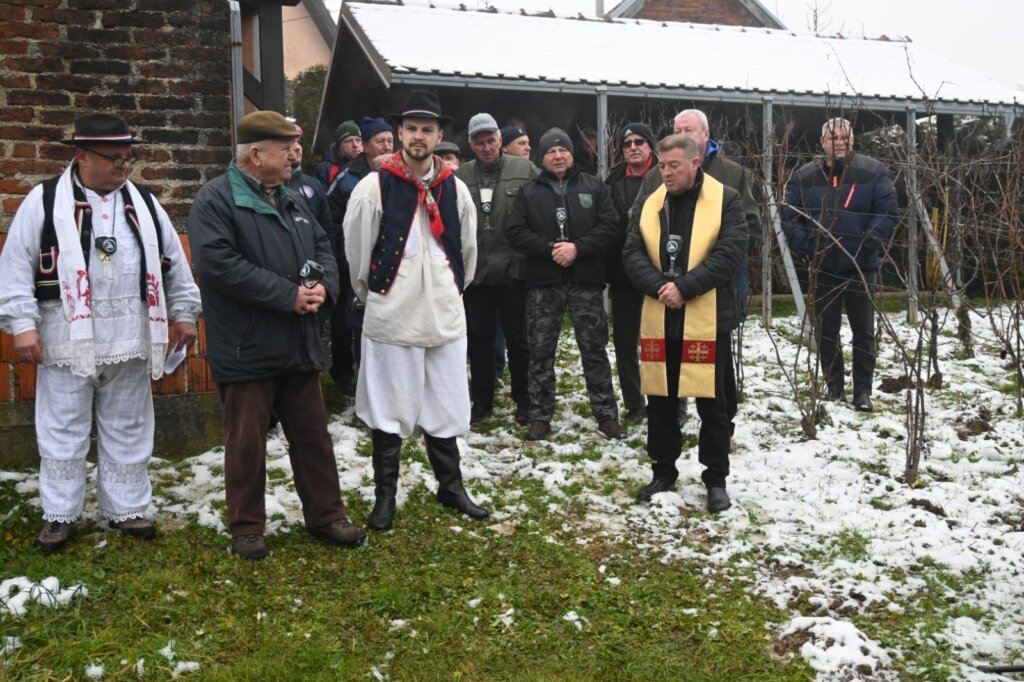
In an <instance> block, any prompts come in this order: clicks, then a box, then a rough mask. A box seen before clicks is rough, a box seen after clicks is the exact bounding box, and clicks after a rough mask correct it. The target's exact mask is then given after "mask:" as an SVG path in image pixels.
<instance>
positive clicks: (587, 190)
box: [506, 166, 618, 289]
mask: <svg viewBox="0 0 1024 682" xmlns="http://www.w3.org/2000/svg"><path fill="white" fill-rule="evenodd" d="M559 207H564V208H565V209H566V210H567V213H568V220H567V230H566V237H567V238H568V240H569V241H570V242H572V243H573V244H575V245H576V261H575V262H574V263H573V264H572V265H571V266H570V267H568V268H563V267H562V266H560V265H559V264H558V263H556V262H555V261H553V260H552V259H551V249H552V248H553V247H554V245H555V241H557V240H558V238H559V232H558V222H557V220H556V218H555V210H556V209H557V208H559ZM617 231H618V228H617V227H616V214H615V207H614V206H613V205H612V200H611V196H610V195H609V193H608V188H607V187H605V185H604V183H602V182H601V181H600V180H599V179H598V178H597V177H596V176H593V175H590V174H589V173H581V172H580V171H578V170H577V169H576V167H575V166H571V167H570V168H569V170H568V171H566V173H565V177H563V178H562V180H561V181H559V180H558V178H556V177H555V176H554V175H552V174H551V173H549V172H548V171H546V170H543V171H541V172H540V175H539V176H537V179H535V180H533V181H531V182H528V183H527V184H525V185H523V186H522V187H521V188H520V189H519V195H518V196H517V197H516V200H515V202H514V203H513V204H512V215H511V217H510V218H509V221H508V226H507V227H506V235H507V237H508V243H509V245H511V247H512V248H513V249H515V250H517V251H520V252H522V253H524V254H526V268H525V279H526V288H527V289H532V288H534V287H544V286H557V285H560V284H586V285H593V286H601V287H603V286H604V259H605V252H606V251H607V250H608V248H609V247H610V246H611V244H612V242H614V241H615V235H616V233H617Z"/></svg>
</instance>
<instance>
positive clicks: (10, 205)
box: [3, 197, 25, 216]
mask: <svg viewBox="0 0 1024 682" xmlns="http://www.w3.org/2000/svg"><path fill="white" fill-rule="evenodd" d="M24 200H25V197H12V198H10V199H4V200H3V207H4V213H6V214H7V215H9V216H13V215H14V214H15V213H17V212H18V207H19V206H21V202H22V201H24Z"/></svg>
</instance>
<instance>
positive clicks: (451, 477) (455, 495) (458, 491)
mask: <svg viewBox="0 0 1024 682" xmlns="http://www.w3.org/2000/svg"><path fill="white" fill-rule="evenodd" d="M426 439H427V459H429V460H430V466H431V467H433V469H434V475H435V476H436V477H437V482H438V486H437V501H438V502H440V503H441V504H443V505H444V506H446V507H448V508H450V509H454V510H455V511H458V512H462V513H463V514H465V515H466V516H468V517H469V518H471V519H486V518H487V517H488V516H490V512H489V511H487V510H486V509H483V508H482V507H478V506H477V505H476V503H475V502H473V500H471V499H470V497H469V493H467V492H466V488H465V487H464V486H463V485H462V469H461V467H460V466H459V445H458V443H457V442H456V441H455V438H454V437H451V438H437V437H435V436H430V435H426Z"/></svg>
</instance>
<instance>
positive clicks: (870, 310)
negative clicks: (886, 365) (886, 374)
mask: <svg viewBox="0 0 1024 682" xmlns="http://www.w3.org/2000/svg"><path fill="white" fill-rule="evenodd" d="M877 275H878V273H875V272H866V273H864V278H865V280H866V282H867V286H865V282H864V281H862V280H861V278H860V276H859V275H857V274H853V275H850V276H842V275H832V274H828V273H824V272H820V273H818V279H817V282H816V283H815V287H814V314H815V316H816V318H817V332H818V362H819V363H820V365H821V373H822V376H823V379H824V380H825V384H826V385H827V386H828V389H829V391H833V392H837V393H838V392H841V391H842V390H843V386H844V374H845V368H844V366H843V344H842V341H841V340H840V336H839V330H840V328H841V327H842V323H843V319H842V314H843V307H844V306H845V307H846V319H847V320H849V322H850V331H852V332H853V394H854V395H855V396H856V395H860V394H861V393H867V394H870V393H871V383H872V379H873V377H874V374H875V306H874V301H873V298H874V291H875V279H876V278H877Z"/></svg>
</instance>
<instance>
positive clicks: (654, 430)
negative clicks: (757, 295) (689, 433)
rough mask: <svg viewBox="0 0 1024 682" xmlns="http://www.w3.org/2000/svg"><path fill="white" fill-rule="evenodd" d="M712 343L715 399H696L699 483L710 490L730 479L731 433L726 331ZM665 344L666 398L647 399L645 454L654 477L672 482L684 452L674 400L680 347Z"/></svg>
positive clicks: (673, 342)
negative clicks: (667, 395)
mask: <svg viewBox="0 0 1024 682" xmlns="http://www.w3.org/2000/svg"><path fill="white" fill-rule="evenodd" d="M715 341H716V343H715V345H716V358H715V397H714V398H697V399H696V403H697V414H698V415H699V416H700V435H699V436H698V439H697V458H698V460H699V461H700V463H701V464H703V465H704V467H705V468H704V471H703V472H701V476H700V477H701V480H703V481H704V485H706V486H707V487H709V488H710V487H711V486H719V485H725V479H726V478H727V477H728V476H729V436H730V434H731V430H732V429H731V425H730V421H731V419H730V415H729V405H728V400H727V398H726V384H727V380H726V375H727V372H728V370H727V368H728V367H731V366H732V344H731V342H730V339H729V333H728V332H726V333H725V334H719V335H718V338H717V339H716V340H715ZM665 345H666V365H667V367H666V370H667V371H668V393H669V397H665V396H655V395H649V396H647V454H648V455H649V456H650V457H651V459H652V460H654V462H653V464H652V468H653V469H654V475H655V476H656V477H658V478H665V479H670V480H673V481H674V480H675V479H676V478H678V477H679V470H678V469H677V468H676V460H677V459H679V455H680V454H681V453H682V449H683V433H682V430H681V428H680V425H679V401H680V398H678V397H675V396H678V394H679V362H680V358H681V357H682V353H683V344H682V341H680V340H679V339H667V342H666V344H665Z"/></svg>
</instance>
